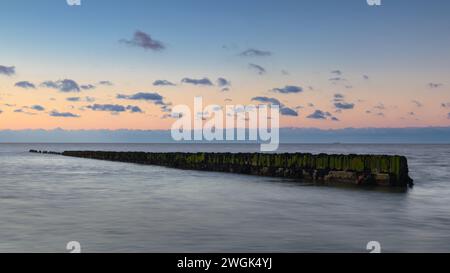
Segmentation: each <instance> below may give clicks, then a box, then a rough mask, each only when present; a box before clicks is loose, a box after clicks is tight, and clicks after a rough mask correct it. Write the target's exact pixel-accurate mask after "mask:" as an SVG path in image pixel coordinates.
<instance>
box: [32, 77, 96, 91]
mask: <svg viewBox="0 0 450 273" xmlns="http://www.w3.org/2000/svg"><path fill="white" fill-rule="evenodd" d="M41 86H42V87H45V88H51V89H57V90H59V91H60V92H64V93H69V92H80V91H81V87H80V85H79V84H78V83H77V82H76V81H74V80H71V79H64V80H59V81H45V82H43V83H41ZM90 86H91V85H83V87H84V88H83V89H85V88H87V89H89V87H90Z"/></svg>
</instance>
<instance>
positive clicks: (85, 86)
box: [80, 84, 96, 90]
mask: <svg viewBox="0 0 450 273" xmlns="http://www.w3.org/2000/svg"><path fill="white" fill-rule="evenodd" d="M80 88H81V89H83V90H91V89H95V88H96V87H95V85H92V84H86V85H80Z"/></svg>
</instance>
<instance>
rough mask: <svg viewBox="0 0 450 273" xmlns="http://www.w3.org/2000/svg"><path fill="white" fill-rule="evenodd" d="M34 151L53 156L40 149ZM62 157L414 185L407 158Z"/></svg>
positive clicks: (96, 153) (79, 153)
mask: <svg viewBox="0 0 450 273" xmlns="http://www.w3.org/2000/svg"><path fill="white" fill-rule="evenodd" d="M30 152H35V153H52V152H42V151H36V150H32V151H30ZM53 154H55V153H53ZM61 154H62V155H63V156H70V157H79V158H89V159H99V160H108V161H118V162H128V163H137V164H147V165H158V166H165V167H171V168H178V169H187V170H200V171H214V172H227V173H238V174H249V175H259V176H271V177H284V178H292V179H297V180H303V181H311V182H315V183H324V184H355V185H378V186H394V187H395V186H399V187H406V186H408V185H412V179H411V178H410V177H409V174H408V162H407V159H406V157H404V156H389V155H327V154H318V155H313V154H300V153H286V154H265V153H145V152H101V151H66V152H63V153H61Z"/></svg>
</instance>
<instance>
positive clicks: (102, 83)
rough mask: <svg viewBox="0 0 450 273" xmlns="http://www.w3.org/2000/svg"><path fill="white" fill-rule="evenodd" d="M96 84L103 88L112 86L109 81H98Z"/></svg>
mask: <svg viewBox="0 0 450 273" xmlns="http://www.w3.org/2000/svg"><path fill="white" fill-rule="evenodd" d="M98 84H100V85H105V86H113V85H114V84H113V83H112V82H110V81H99V82H98Z"/></svg>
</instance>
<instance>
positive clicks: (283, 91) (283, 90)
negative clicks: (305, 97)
mask: <svg viewBox="0 0 450 273" xmlns="http://www.w3.org/2000/svg"><path fill="white" fill-rule="evenodd" d="M271 91H272V92H275V93H281V94H291V93H301V92H303V88H301V87H300V86H294V85H286V86H285V87H283V88H273V89H272V90H271Z"/></svg>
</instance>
